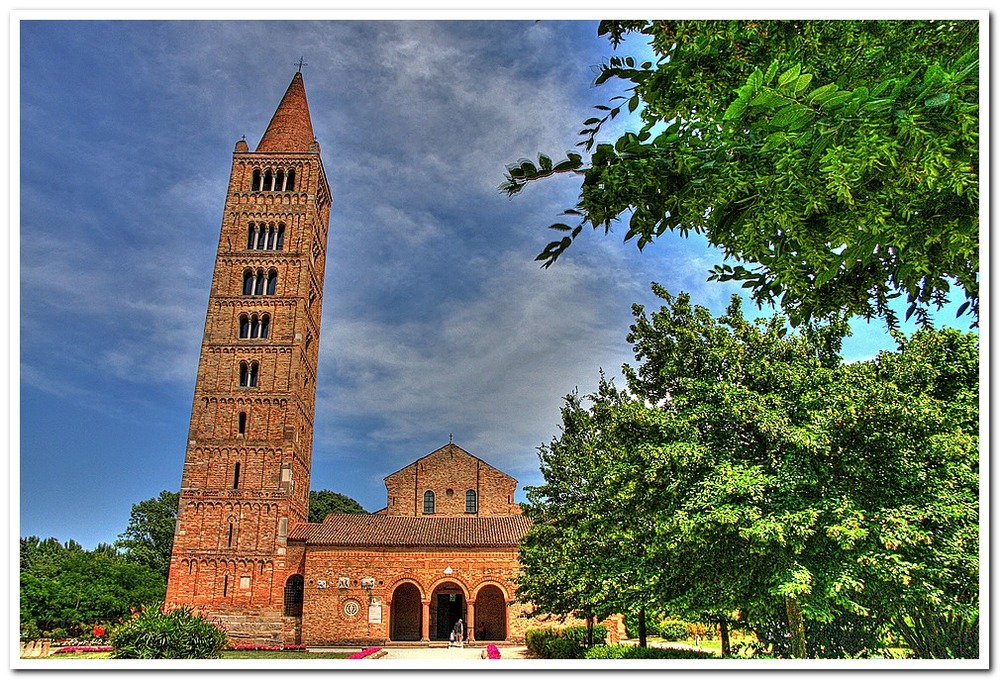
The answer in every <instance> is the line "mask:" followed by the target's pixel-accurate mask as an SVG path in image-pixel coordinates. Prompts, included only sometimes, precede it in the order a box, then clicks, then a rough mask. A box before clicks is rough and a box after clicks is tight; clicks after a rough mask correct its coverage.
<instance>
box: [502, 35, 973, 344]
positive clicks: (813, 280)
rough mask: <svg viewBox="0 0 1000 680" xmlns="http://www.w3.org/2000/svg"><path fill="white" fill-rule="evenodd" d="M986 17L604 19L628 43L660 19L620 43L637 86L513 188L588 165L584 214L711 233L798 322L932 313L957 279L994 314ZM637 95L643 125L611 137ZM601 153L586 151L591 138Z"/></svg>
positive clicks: (740, 269)
mask: <svg viewBox="0 0 1000 680" xmlns="http://www.w3.org/2000/svg"><path fill="white" fill-rule="evenodd" d="M978 31H979V25H978V22H975V21H829V20H826V21H606V22H602V23H601V24H600V29H599V32H600V34H602V35H606V36H608V37H609V39H610V40H611V42H612V43H613V44H615V45H616V46H617V45H618V44H619V43H620V42H621V40H622V39H623V38H624V37H625V35H626V34H628V33H631V32H637V33H640V34H642V35H644V36H645V37H647V38H648V40H649V42H650V44H651V47H652V49H653V51H654V53H655V55H656V59H655V61H648V62H645V63H638V62H637V60H636V59H634V58H633V57H630V56H625V57H622V56H615V57H612V58H611V59H610V60H609V61H608V63H607V64H605V65H603V66H602V67H601V69H600V73H599V75H598V77H597V81H596V82H597V84H602V83H605V82H608V81H611V80H615V81H619V82H624V83H625V84H627V85H628V86H629V90H628V94H627V95H624V96H618V97H615V98H614V99H613V100H612V102H610V104H611V106H605V105H601V106H597V107H596V109H597V110H598V113H597V115H596V116H594V117H591V118H589V119H587V120H586V121H585V122H584V129H583V130H582V131H581V135H582V138H583V139H582V141H581V142H580V144H579V146H581V147H582V152H576V153H570V154H568V155H567V158H566V159H565V160H562V161H559V162H553V160H552V158H551V157H549V156H545V155H540V156H539V157H538V161H537V163H535V162H533V161H530V160H523V161H521V162H519V163H517V164H514V165H511V166H509V167H508V176H507V179H506V182H505V183H504V184H503V185H502V186H501V190H503V191H505V192H506V193H508V194H510V195H513V194H516V193H517V192H519V191H520V190H521V189H522V188H523V187H524V186H525V185H526V184H527V183H529V182H531V181H535V180H538V179H543V178H546V177H550V176H553V175H557V174H561V173H572V174H576V175H578V176H580V177H581V178H582V186H581V192H580V200H579V203H578V204H577V205H576V206H575V207H574V208H573V209H570V210H567V211H566V213H567V214H568V215H569V216H570V218H571V219H574V218H575V219H576V220H578V223H577V224H575V225H574V224H563V223H560V224H554V225H552V228H553V229H556V230H557V231H559V232H561V233H562V235H561V237H560V238H559V239H557V240H555V241H553V242H552V243H550V244H549V245H548V246H547V247H546V248H545V250H544V251H543V252H542V253H541V254H540V255H539V256H538V259H539V260H540V261H542V262H543V266H546V267H548V266H549V265H551V264H552V263H553V262H555V261H556V259H557V258H558V257H559V256H560V255H561V254H562V253H563V252H565V250H566V249H567V248H568V247H569V246H570V245H571V243H572V242H573V241H574V240H575V239H576V238H577V236H578V235H579V234H580V233H581V231H582V230H583V228H584V227H585V226H586V225H588V224H589V225H590V226H591V227H593V228H594V229H598V228H601V229H603V230H604V231H605V232H607V231H609V230H610V229H611V227H612V225H613V224H614V223H615V222H617V221H618V220H620V219H627V220H628V230H627V231H626V233H625V240H626V241H628V240H632V239H634V240H635V241H636V243H637V245H638V247H639V248H640V249H642V248H643V247H644V246H646V245H648V244H649V243H651V242H653V241H654V240H656V239H657V238H659V237H660V236H662V235H663V234H664V233H665V232H667V231H668V230H669V231H673V232H677V233H679V234H681V235H684V236H687V235H688V234H689V233H690V232H695V233H703V234H704V235H705V236H706V237H707V239H708V241H709V242H710V243H712V244H713V245H715V246H718V247H719V248H721V250H722V252H723V253H724V257H725V261H724V262H722V263H720V264H718V265H717V266H715V268H714V269H713V271H712V272H711V274H710V277H709V278H710V279H715V280H719V281H726V280H735V281H742V282H743V286H744V287H745V288H748V289H749V292H750V294H751V295H752V297H753V299H754V300H755V301H756V302H758V303H759V304H763V303H773V302H778V303H780V305H781V307H782V309H783V310H784V312H785V314H786V315H787V316H788V317H789V319H790V321H791V322H792V324H793V325H796V326H797V325H799V324H802V323H805V322H808V321H809V320H810V319H813V318H825V317H828V316H830V315H839V314H841V313H842V312H846V313H847V314H850V315H860V316H863V317H865V318H871V317H873V316H880V317H882V318H884V319H885V320H886V321H887V323H888V325H889V326H890V328H895V327H896V326H897V324H898V319H897V318H896V315H895V313H894V312H893V309H892V307H891V304H892V301H893V300H894V299H895V298H897V297H899V296H901V295H903V294H905V295H906V300H907V302H908V303H909V307H908V310H907V317H909V316H910V315H911V314H916V315H917V316H918V318H920V319H921V320H923V321H924V322H925V323H926V321H927V313H928V310H929V309H930V308H931V307H940V305H942V304H943V303H944V302H945V301H946V300H947V297H948V294H949V292H950V291H951V289H952V287H953V286H956V287H957V288H958V289H959V290H960V291H961V293H962V294H963V295H964V297H965V301H964V303H963V304H962V305H961V306H960V308H959V314H962V313H969V314H971V315H972V317H973V322H972V323H973V325H975V324H976V323H977V322H978V318H979V220H978V211H979V175H978V164H979V150H978V143H979V136H978V129H979V108H978V102H979V61H978V50H979V41H978ZM623 110H627V111H628V112H629V113H636V114H638V116H639V117H640V120H641V127H640V129H639V130H638V131H637V132H626V133H624V134H623V135H621V136H620V137H619V138H618V139H617V140H615V141H613V142H601V141H599V136H600V133H601V130H602V127H603V126H604V125H605V124H607V123H608V122H609V121H610V120H612V119H614V118H615V117H616V116H618V115H619V114H621V113H623ZM585 155H589V158H585Z"/></svg>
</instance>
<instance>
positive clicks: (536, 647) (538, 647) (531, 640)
mask: <svg viewBox="0 0 1000 680" xmlns="http://www.w3.org/2000/svg"><path fill="white" fill-rule="evenodd" d="M556 637H559V634H558V633H556V632H555V631H554V630H552V629H551V628H535V629H533V630H529V631H528V632H527V633H525V634H524V644H525V646H526V647H527V648H528V651H529V652H531V653H532V654H534V655H535V656H537V657H539V658H543V659H544V658H547V657H545V655H544V652H545V648H546V645H547V644H548V640H549V639H550V638H556Z"/></svg>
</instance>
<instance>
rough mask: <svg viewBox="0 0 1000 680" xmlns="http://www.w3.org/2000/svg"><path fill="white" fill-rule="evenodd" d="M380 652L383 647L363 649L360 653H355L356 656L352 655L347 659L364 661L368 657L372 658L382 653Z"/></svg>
mask: <svg viewBox="0 0 1000 680" xmlns="http://www.w3.org/2000/svg"><path fill="white" fill-rule="evenodd" d="M380 651H382V648H381V647H368V648H367V649H362V650H361V651H360V652H354V654H351V655H350V656H349V657H347V658H348V659H363V658H365V657H366V656H371V655H372V654H374V653H375V652H380Z"/></svg>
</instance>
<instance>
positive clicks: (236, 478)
mask: <svg viewBox="0 0 1000 680" xmlns="http://www.w3.org/2000/svg"><path fill="white" fill-rule="evenodd" d="M240 415H242V414H240ZM233 488H234V489H238V488H240V464H239V462H237V463H236V465H234V466H233ZM232 530H233V525H232V524H230V525H229V533H230V540H232V538H231V536H232Z"/></svg>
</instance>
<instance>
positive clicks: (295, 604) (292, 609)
mask: <svg viewBox="0 0 1000 680" xmlns="http://www.w3.org/2000/svg"><path fill="white" fill-rule="evenodd" d="M304 585H305V583H304V580H303V578H302V576H301V575H300V574H292V575H291V576H289V577H288V580H287V581H285V597H284V605H285V606H284V610H285V611H284V616H302V594H303V590H304Z"/></svg>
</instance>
